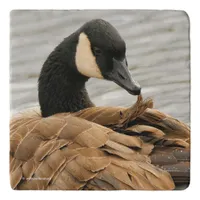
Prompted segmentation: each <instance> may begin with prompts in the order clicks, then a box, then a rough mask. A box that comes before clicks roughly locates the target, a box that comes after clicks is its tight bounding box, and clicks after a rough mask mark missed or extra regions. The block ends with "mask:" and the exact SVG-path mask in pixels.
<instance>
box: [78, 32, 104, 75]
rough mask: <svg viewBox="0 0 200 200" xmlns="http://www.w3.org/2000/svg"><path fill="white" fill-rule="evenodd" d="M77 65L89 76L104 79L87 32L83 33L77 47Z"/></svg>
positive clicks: (81, 71)
mask: <svg viewBox="0 0 200 200" xmlns="http://www.w3.org/2000/svg"><path fill="white" fill-rule="evenodd" d="M75 60H76V66H77V69H78V71H79V72H80V73H81V74H83V75H85V76H87V77H94V78H100V79H103V76H102V74H101V72H100V70H99V67H98V65H97V63H96V59H95V56H94V55H93V53H92V50H91V44H90V41H89V39H88V37H87V35H86V34H85V33H81V34H80V36H79V41H78V44H77V48H76V59H75Z"/></svg>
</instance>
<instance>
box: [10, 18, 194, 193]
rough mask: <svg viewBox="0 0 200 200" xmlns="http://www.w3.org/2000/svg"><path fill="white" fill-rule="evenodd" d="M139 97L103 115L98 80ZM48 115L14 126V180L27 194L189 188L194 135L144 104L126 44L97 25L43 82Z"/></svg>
mask: <svg viewBox="0 0 200 200" xmlns="http://www.w3.org/2000/svg"><path fill="white" fill-rule="evenodd" d="M90 77H95V78H100V79H107V80H112V81H114V82H116V83H117V84H118V85H120V86H121V87H123V88H124V89H126V90H127V91H128V92H129V93H131V94H133V95H139V96H138V100H137V102H136V103H135V104H134V105H133V106H131V107H130V108H123V107H95V105H94V104H93V103H92V102H91V101H90V99H89V96H88V94H87V91H86V89H85V82H86V81H87V80H88V79H89V78H90ZM38 90H39V103H40V109H37V110H35V109H30V110H27V111H24V112H21V113H19V114H17V115H15V116H14V117H13V118H12V119H11V122H10V178H11V187H12V188H13V189H20V190H21V189H22V190H24V189H25V190H27V189H28V190H29V189H32V190H33V189H34V190H38V189H39V190H44V189H49V190H53V189H59V190H79V189H83V190H120V189H123V190H124V189H126V190H132V189H136V190H153V189H155V190H169V189H170V190H171V189H174V188H175V184H178V183H188V182H189V162H190V158H189V156H190V151H189V138H190V129H189V127H188V126H187V125H186V124H184V123H182V122H180V121H178V120H177V119H174V118H173V117H171V116H169V115H166V114H164V113H161V112H159V111H158V110H156V109H154V108H153V101H152V100H151V99H147V100H143V99H142V96H141V95H140V91H141V88H140V86H139V84H138V83H137V82H136V81H134V80H133V79H132V78H131V76H130V73H129V71H128V68H127V60H126V57H125V42H124V41H123V39H122V38H121V37H120V35H119V34H118V32H117V30H116V29H115V28H114V27H112V25H110V24H109V23H108V22H105V21H104V20H99V19H98V20H92V21H90V22H88V23H86V24H85V25H83V26H82V27H81V28H80V29H79V30H77V31H76V32H75V33H73V34H72V35H71V36H69V37H68V38H65V39H64V41H63V42H62V43H61V44H59V45H58V46H57V47H56V48H55V49H54V51H53V52H52V53H51V54H50V55H49V57H48V58H47V60H46V62H45V63H44V65H43V68H42V70H41V74H40V77H39V86H38Z"/></svg>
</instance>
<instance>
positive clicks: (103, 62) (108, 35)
mask: <svg viewBox="0 0 200 200" xmlns="http://www.w3.org/2000/svg"><path fill="white" fill-rule="evenodd" d="M78 33H79V34H78V43H77V46H76V54H75V63H76V67H77V70H78V71H79V73H81V74H82V75H84V76H86V77H94V78H100V79H106V80H110V81H113V82H115V83H116V84H118V85H119V86H120V87H122V88H124V89H125V90H127V91H128V92H129V93H130V94H132V95H139V94H140V92H141V88H140V85H139V84H138V83H137V82H136V81H135V80H134V79H133V78H132V76H131V74H130V72H129V70H128V63H127V58H126V43H125V42H124V40H123V39H122V37H121V36H120V34H119V33H118V31H117V30H116V29H115V28H114V27H113V26H112V25H111V24H110V23H108V22H106V21H104V20H102V19H95V20H92V21H89V22H87V23H86V24H84V25H83V26H82V27H81V28H80V30H79V31H78Z"/></svg>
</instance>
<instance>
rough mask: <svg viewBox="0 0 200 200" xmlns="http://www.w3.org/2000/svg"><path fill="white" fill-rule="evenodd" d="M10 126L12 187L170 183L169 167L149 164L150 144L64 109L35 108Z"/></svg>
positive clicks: (147, 187)
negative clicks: (43, 113)
mask: <svg viewBox="0 0 200 200" xmlns="http://www.w3.org/2000/svg"><path fill="white" fill-rule="evenodd" d="M93 117H95V116H93ZM90 120H91V119H90ZM91 121H92V120H91ZM10 127H11V132H10V179H11V186H12V188H13V189H20V190H38V189H40V190H44V189H49V190H56V189H58V190H79V189H83V190H94V189H95V190H116V189H123V190H132V189H137V190H142V189H145V190H152V189H165V190H167V189H173V188H174V183H173V180H172V179H171V176H170V175H169V173H168V172H166V171H165V170H162V169H160V168H158V167H156V166H153V165H152V164H150V160H149V158H148V157H147V156H146V155H145V154H149V153H150V152H151V149H152V146H153V145H152V144H146V143H144V142H143V140H142V139H141V138H140V137H138V136H129V135H123V134H120V133H117V132H116V131H114V130H111V129H110V128H106V127H104V126H101V125H99V124H96V123H93V122H90V121H88V120H84V119H82V118H79V117H76V116H72V115H71V114H69V113H65V114H57V115H54V116H51V117H48V118H41V117H40V114H38V113H37V112H31V113H29V115H28V114H27V115H23V114H21V115H18V116H16V117H15V118H13V119H12V120H11V125H10ZM143 149H146V151H144V150H143Z"/></svg>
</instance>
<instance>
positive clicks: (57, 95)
mask: <svg viewBox="0 0 200 200" xmlns="http://www.w3.org/2000/svg"><path fill="white" fill-rule="evenodd" d="M77 42H78V36H77V35H76V33H74V34H72V35H71V36H69V37H68V38H65V39H64V41H63V42H62V43H60V44H59V45H58V46H57V47H56V48H55V49H54V51H53V52H52V53H51V54H50V55H49V57H48V58H47V60H46V61H45V63H44V65H43V67H42V70H41V73H40V77H39V81H38V82H39V83H38V90H39V103H40V108H41V112H42V116H43V117H48V116H50V115H53V114H56V113H63V112H76V111H79V110H81V109H84V108H88V107H91V106H93V105H94V104H93V103H92V102H91V100H90V99H89V96H88V93H87V91H86V88H85V82H86V81H87V80H88V77H86V76H83V75H81V74H80V73H79V72H78V71H77V69H76V66H75V52H76V45H77Z"/></svg>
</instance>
